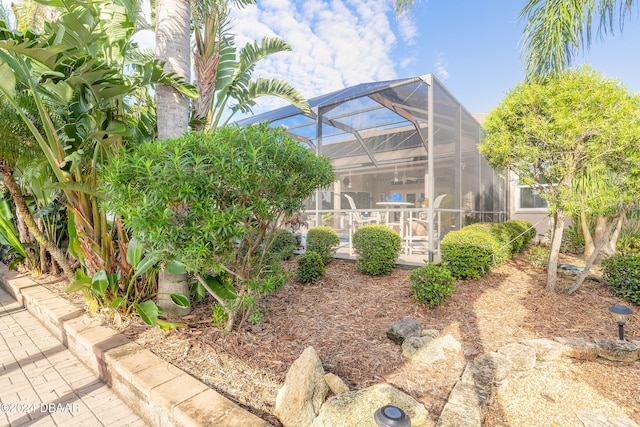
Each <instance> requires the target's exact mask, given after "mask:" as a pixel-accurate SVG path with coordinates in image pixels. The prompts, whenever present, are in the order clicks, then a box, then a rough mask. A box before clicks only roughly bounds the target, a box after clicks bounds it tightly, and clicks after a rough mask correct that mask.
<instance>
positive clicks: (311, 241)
mask: <svg viewBox="0 0 640 427" xmlns="http://www.w3.org/2000/svg"><path fill="white" fill-rule="evenodd" d="M339 244H340V237H338V233H336V231H335V230H334V229H333V228H331V227H324V226H319V227H313V228H312V229H310V230H309V232H308V233H307V250H308V251H313V252H317V253H318V254H320V256H321V257H322V262H324V265H327V264H329V263H330V262H331V261H333V257H334V256H335V254H336V249H337V248H338V245H339Z"/></svg>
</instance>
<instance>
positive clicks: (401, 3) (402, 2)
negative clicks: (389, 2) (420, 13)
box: [393, 0, 414, 13]
mask: <svg viewBox="0 0 640 427" xmlns="http://www.w3.org/2000/svg"><path fill="white" fill-rule="evenodd" d="M413 3H414V1H413V0H393V8H394V9H395V11H396V12H397V13H402V12H406V11H407V10H409V9H411V7H412V6H413Z"/></svg>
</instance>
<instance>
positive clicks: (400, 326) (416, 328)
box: [387, 317, 422, 345]
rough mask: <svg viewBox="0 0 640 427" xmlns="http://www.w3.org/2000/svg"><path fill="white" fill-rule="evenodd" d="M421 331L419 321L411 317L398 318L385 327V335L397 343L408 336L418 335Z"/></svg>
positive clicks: (400, 342)
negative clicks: (387, 327)
mask: <svg viewBox="0 0 640 427" xmlns="http://www.w3.org/2000/svg"><path fill="white" fill-rule="evenodd" d="M421 333H422V327H421V326H420V323H418V321H417V320H415V319H412V318H411V317H405V318H404V319H401V320H398V321H397V322H394V323H393V324H392V325H391V326H389V329H387V337H388V338H389V339H390V340H391V341H393V342H394V343H396V344H398V345H400V344H402V342H403V341H404V340H405V339H407V338H409V337H419V336H420V334H421Z"/></svg>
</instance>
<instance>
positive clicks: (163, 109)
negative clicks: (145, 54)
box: [155, 0, 191, 141]
mask: <svg viewBox="0 0 640 427" xmlns="http://www.w3.org/2000/svg"><path fill="white" fill-rule="evenodd" d="M190 23H191V6H190V3H189V0H156V52H155V53H156V58H158V59H159V60H161V61H164V62H165V65H164V69H165V71H167V72H173V73H176V74H177V75H179V76H182V77H184V78H185V80H187V81H189V80H190V78H191V72H190V70H191V45H190V37H191V32H190ZM156 114H157V121H158V140H160V141H162V140H165V139H168V138H173V137H176V136H180V135H182V134H183V133H185V132H186V131H187V129H188V127H189V98H187V97H186V96H184V95H182V94H181V93H180V92H178V91H177V90H175V89H174V88H172V87H170V86H165V85H158V86H157V88H156Z"/></svg>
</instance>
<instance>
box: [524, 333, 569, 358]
mask: <svg viewBox="0 0 640 427" xmlns="http://www.w3.org/2000/svg"><path fill="white" fill-rule="evenodd" d="M522 343H523V344H525V345H528V346H529V347H531V348H533V349H534V350H535V351H536V358H537V359H538V360H540V361H542V362H547V361H551V360H558V359H560V358H561V357H562V350H563V349H564V347H563V345H562V344H560V343H559V342H558V341H553V340H550V339H547V338H538V339H533V340H526V341H523V342H522Z"/></svg>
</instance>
